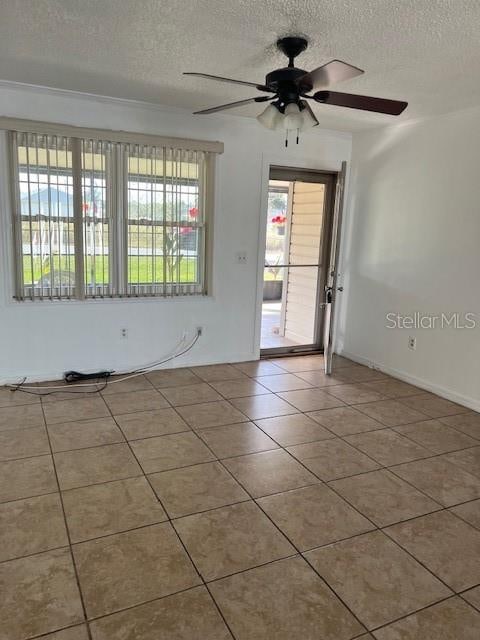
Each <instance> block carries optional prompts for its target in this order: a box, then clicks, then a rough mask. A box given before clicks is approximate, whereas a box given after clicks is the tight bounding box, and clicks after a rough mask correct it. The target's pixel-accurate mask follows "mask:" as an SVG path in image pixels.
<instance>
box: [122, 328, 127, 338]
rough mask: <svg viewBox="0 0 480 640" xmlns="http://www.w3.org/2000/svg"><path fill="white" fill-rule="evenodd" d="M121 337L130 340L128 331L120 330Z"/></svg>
mask: <svg viewBox="0 0 480 640" xmlns="http://www.w3.org/2000/svg"><path fill="white" fill-rule="evenodd" d="M120 336H121V337H122V338H128V329H120Z"/></svg>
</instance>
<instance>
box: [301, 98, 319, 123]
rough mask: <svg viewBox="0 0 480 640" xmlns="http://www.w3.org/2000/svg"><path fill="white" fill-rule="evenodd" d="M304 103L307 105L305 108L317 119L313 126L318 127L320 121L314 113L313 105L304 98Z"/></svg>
mask: <svg viewBox="0 0 480 640" xmlns="http://www.w3.org/2000/svg"><path fill="white" fill-rule="evenodd" d="M302 103H303V104H304V105H305V109H306V110H307V111H308V113H309V114H310V115H311V116H312V118H313V119H314V120H315V124H314V125H313V126H314V127H316V126H317V125H319V124H320V123H319V121H318V119H317V116H316V115H315V114H314V113H313V109H312V107H311V106H310V105H309V104H308V102H307V101H306V100H302Z"/></svg>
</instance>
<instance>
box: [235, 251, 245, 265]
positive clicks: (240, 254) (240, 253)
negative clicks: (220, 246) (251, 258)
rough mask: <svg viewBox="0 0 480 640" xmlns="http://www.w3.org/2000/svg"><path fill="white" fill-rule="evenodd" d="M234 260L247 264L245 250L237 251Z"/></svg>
mask: <svg viewBox="0 0 480 640" xmlns="http://www.w3.org/2000/svg"><path fill="white" fill-rule="evenodd" d="M235 261H236V263H237V264H247V252H246V251H237V253H236V254H235Z"/></svg>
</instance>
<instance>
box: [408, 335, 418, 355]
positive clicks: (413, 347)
mask: <svg viewBox="0 0 480 640" xmlns="http://www.w3.org/2000/svg"><path fill="white" fill-rule="evenodd" d="M408 348H409V349H411V350H412V351H415V350H416V348H417V339H416V338H414V337H413V336H408Z"/></svg>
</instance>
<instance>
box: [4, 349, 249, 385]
mask: <svg viewBox="0 0 480 640" xmlns="http://www.w3.org/2000/svg"><path fill="white" fill-rule="evenodd" d="M250 360H258V354H255V353H253V352H249V353H234V354H229V356H228V357H227V358H220V359H216V360H209V359H201V358H188V359H184V360H182V361H181V362H175V360H172V361H171V362H167V363H165V364H164V365H160V366H159V367H156V369H178V368H181V367H201V366H203V365H208V364H226V363H229V362H249V361H250ZM136 364H138V363H135V365H132V364H131V363H130V364H128V365H125V366H118V367H116V370H117V371H128V370H132V369H133V368H134V367H135V366H136ZM102 368H103V369H107V370H108V369H112V367H96V368H95V369H85V368H82V367H70V369H76V370H79V371H82V373H94V372H95V371H99V370H100V369H102ZM66 370H67V369H65V371H66ZM152 370H153V369H152ZM63 374H64V371H58V370H57V371H45V372H42V373H36V374H35V375H29V376H28V377H27V380H28V384H30V383H33V382H47V381H51V380H62V378H63ZM25 375H26V374H25V373H24V372H23V373H21V374H20V373H19V374H18V375H15V374H12V375H9V376H3V377H1V378H0V386H2V385H13V384H18V383H19V382H20V381H21V380H22V378H23V377H24V376H25Z"/></svg>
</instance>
